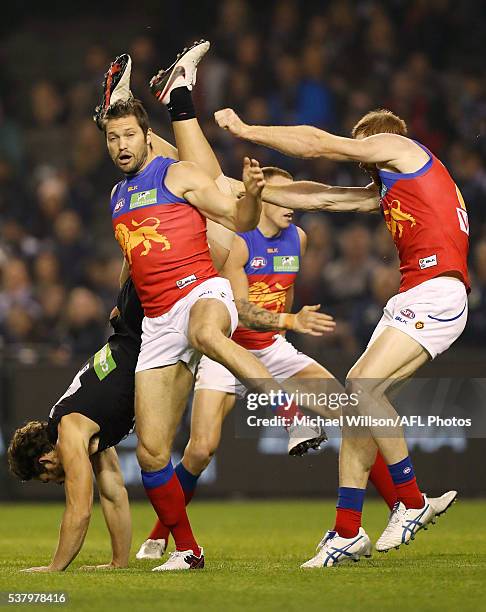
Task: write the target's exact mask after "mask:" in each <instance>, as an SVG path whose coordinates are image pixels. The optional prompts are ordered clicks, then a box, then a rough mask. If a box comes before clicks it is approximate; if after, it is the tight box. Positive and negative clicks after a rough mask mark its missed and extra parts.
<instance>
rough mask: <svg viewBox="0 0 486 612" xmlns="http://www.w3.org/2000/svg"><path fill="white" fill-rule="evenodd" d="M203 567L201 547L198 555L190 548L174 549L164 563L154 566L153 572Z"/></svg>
mask: <svg viewBox="0 0 486 612" xmlns="http://www.w3.org/2000/svg"><path fill="white" fill-rule="evenodd" d="M203 567H204V551H203V549H202V548H201V554H200V555H199V557H196V555H195V554H194V553H193V551H192V550H175V551H174V552H173V553H170V556H169V558H168V559H167V561H166V562H165V563H163V564H162V565H159V566H158V567H154V569H153V570H152V571H153V572H172V571H179V570H193V569H202V568H203Z"/></svg>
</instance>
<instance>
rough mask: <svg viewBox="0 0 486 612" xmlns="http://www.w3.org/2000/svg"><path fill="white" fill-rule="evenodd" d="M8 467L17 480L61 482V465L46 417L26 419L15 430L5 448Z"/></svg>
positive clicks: (62, 472)
mask: <svg viewBox="0 0 486 612" xmlns="http://www.w3.org/2000/svg"><path fill="white" fill-rule="evenodd" d="M7 455H8V464H9V467H10V471H11V472H12V473H13V474H15V476H17V478H19V479H20V480H32V479H34V480H40V481H41V482H57V483H58V484H61V483H62V482H64V469H63V467H62V463H61V461H60V460H59V457H58V454H57V451H56V448H55V446H54V444H52V442H51V441H50V440H49V436H48V433H47V422H46V421H29V422H28V423H26V424H25V425H24V426H23V427H19V429H17V430H16V432H15V433H14V435H13V437H12V440H11V441H10V445H9V447H8V451H7Z"/></svg>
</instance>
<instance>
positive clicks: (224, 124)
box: [214, 108, 247, 138]
mask: <svg viewBox="0 0 486 612" xmlns="http://www.w3.org/2000/svg"><path fill="white" fill-rule="evenodd" d="M214 119H215V121H216V123H217V124H218V125H219V127H220V128H223V129H224V130H228V132H230V133H231V134H233V136H238V138H242V137H243V133H244V130H245V128H246V127H247V126H246V123H243V121H242V120H241V119H240V118H239V116H238V115H237V114H236V113H235V111H234V110H233V109H232V108H223V109H222V110H219V111H216V112H215V113H214Z"/></svg>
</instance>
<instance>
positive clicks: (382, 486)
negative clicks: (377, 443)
mask: <svg viewBox="0 0 486 612" xmlns="http://www.w3.org/2000/svg"><path fill="white" fill-rule="evenodd" d="M369 479H370V480H371V482H372V483H373V484H374V486H375V489H376V490H377V491H378V493H379V494H380V495H381V497H382V498H383V499H384V500H385V502H386V503H387V505H388V507H389V508H390V510H391V509H392V508H393V506H394V505H395V503H396V502H397V500H398V495H397V491H396V488H395V484H394V482H393V480H392V477H391V474H390V470H389V469H388V466H387V464H386V463H385V460H384V459H383V457H382V456H381V453H380V452H377V453H376V459H375V463H374V464H373V467H372V468H371V471H370V477H369Z"/></svg>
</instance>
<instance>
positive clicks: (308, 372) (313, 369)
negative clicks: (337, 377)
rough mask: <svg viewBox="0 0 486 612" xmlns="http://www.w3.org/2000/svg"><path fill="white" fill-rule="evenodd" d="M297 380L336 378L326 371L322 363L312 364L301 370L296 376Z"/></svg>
mask: <svg viewBox="0 0 486 612" xmlns="http://www.w3.org/2000/svg"><path fill="white" fill-rule="evenodd" d="M294 377H295V378H310V379H323V378H326V379H334V376H333V375H332V374H331V372H329V370H326V368H325V367H324V366H322V365H321V364H320V363H317V362H314V363H310V364H309V365H308V366H306V367H305V368H303V369H302V370H299V371H298V372H296V373H295V374H294Z"/></svg>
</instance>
